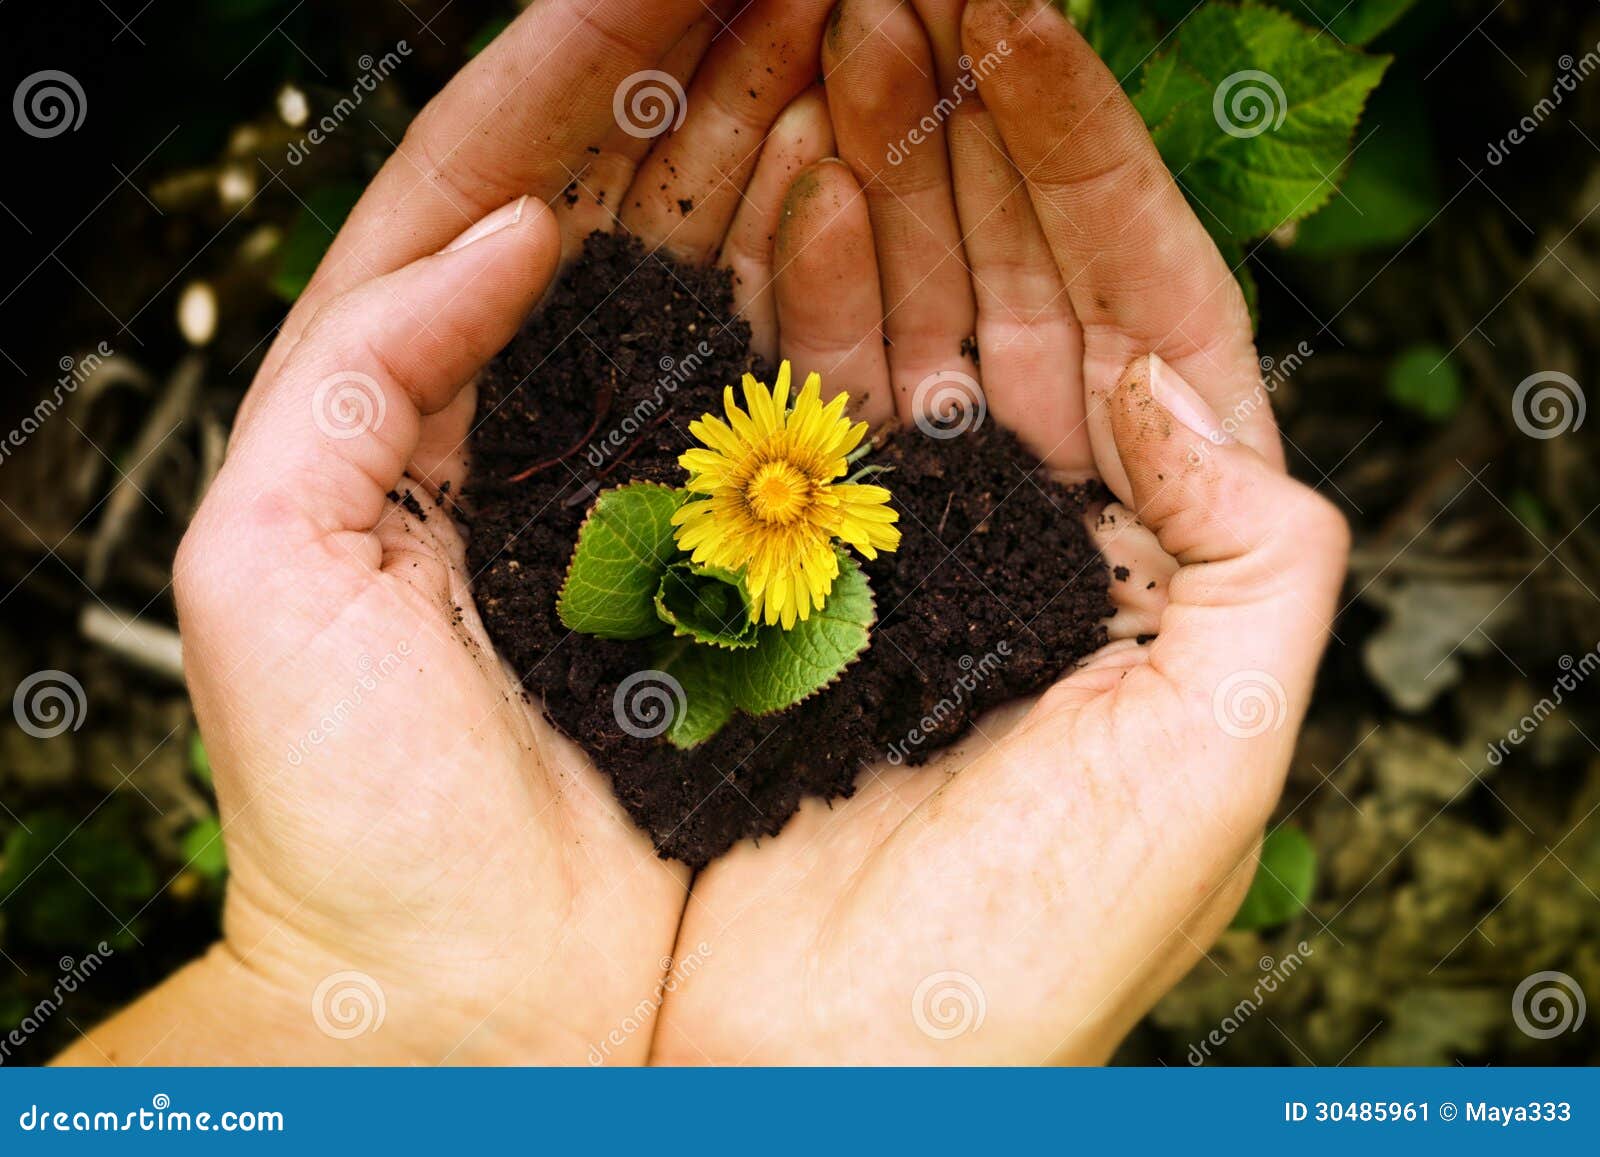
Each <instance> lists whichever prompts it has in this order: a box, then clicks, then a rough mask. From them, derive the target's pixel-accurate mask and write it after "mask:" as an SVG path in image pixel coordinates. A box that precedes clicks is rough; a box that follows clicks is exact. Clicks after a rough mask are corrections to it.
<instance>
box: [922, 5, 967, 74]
mask: <svg viewBox="0 0 1600 1157" xmlns="http://www.w3.org/2000/svg"><path fill="white" fill-rule="evenodd" d="M911 2H912V6H913V7H914V8H916V10H917V16H918V17H919V18H920V19H921V20H922V29H923V31H924V32H926V33H927V36H928V45H929V47H930V48H931V49H932V52H933V62H934V66H935V68H936V69H937V71H938V81H939V91H940V92H941V93H943V94H946V95H950V94H954V93H955V92H956V91H957V88H958V86H959V84H960V81H961V75H962V73H963V72H965V71H966V70H965V68H964V67H963V65H962V62H961V10H962V8H964V7H965V6H966V0H911Z"/></svg>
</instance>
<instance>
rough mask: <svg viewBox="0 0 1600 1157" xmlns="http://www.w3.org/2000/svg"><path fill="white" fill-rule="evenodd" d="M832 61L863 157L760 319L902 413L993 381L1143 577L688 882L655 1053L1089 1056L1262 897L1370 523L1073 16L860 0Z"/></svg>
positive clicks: (1019, 5) (834, 168) (756, 311)
mask: <svg viewBox="0 0 1600 1157" xmlns="http://www.w3.org/2000/svg"><path fill="white" fill-rule="evenodd" d="M963 9H964V11H963ZM824 66H825V72H826V89H827V97H828V102H829V109H830V114H831V117H832V121H833V126H834V131H835V134H836V137H837V143H838V154H839V159H838V160H832V159H830V160H825V161H823V162H821V163H818V164H815V165H813V166H811V167H810V168H808V169H807V170H805V171H804V172H803V173H801V174H800V176H799V177H798V178H797V179H796V180H795V181H794V182H793V184H792V187H791V190H790V193H789V196H788V200H787V202H786V205H785V219H784V223H783V228H782V229H780V230H779V231H778V233H777V240H776V245H775V250H776V252H775V257H774V269H775V270H776V281H775V283H774V285H773V287H772V291H771V294H770V296H769V298H766V299H753V300H751V301H750V302H748V303H747V309H749V310H750V311H751V312H752V314H753V316H754V317H755V318H757V319H758V324H757V332H758V334H763V333H764V334H766V335H767V340H769V341H771V342H772V345H773V348H774V350H775V351H776V352H781V354H782V355H783V356H785V357H789V358H792V359H794V360H795V362H796V364H797V365H798V366H799V367H801V368H803V369H805V370H819V371H821V373H822V374H823V378H824V381H827V382H831V383H833V384H834V385H835V387H838V386H848V387H849V388H850V389H851V390H852V392H853V393H854V392H864V393H865V394H866V395H867V397H868V399H869V402H868V409H869V412H870V413H872V414H873V415H875V416H883V417H888V416H890V415H898V417H899V418H900V420H901V422H902V423H903V424H904V425H906V426H908V427H909V426H910V425H911V423H912V422H913V421H914V420H915V418H916V416H917V415H916V410H915V407H916V404H917V401H918V386H919V385H920V384H921V383H923V382H925V381H928V380H930V379H941V380H946V381H948V380H960V379H959V376H960V375H965V376H966V377H967V378H969V379H970V380H973V381H981V389H982V394H983V396H984V397H985V398H986V401H987V407H988V418H989V420H996V421H999V422H1001V423H1002V424H1004V425H1006V426H1008V427H1010V428H1011V429H1012V430H1014V431H1016V432H1017V433H1018V434H1019V435H1020V436H1021V437H1022V438H1023V440H1024V441H1025V442H1026V443H1027V444H1028V445H1029V446H1030V447H1031V448H1032V449H1033V450H1034V451H1035V452H1036V453H1037V454H1038V455H1039V456H1040V457H1041V459H1042V460H1043V461H1044V462H1045V463H1046V464H1047V465H1048V467H1049V468H1050V469H1052V470H1053V471H1055V472H1056V473H1057V474H1058V475H1060V476H1062V477H1065V478H1085V477H1098V478H1100V479H1102V480H1103V481H1104V482H1105V484H1106V485H1107V486H1108V487H1109V489H1110V490H1111V491H1112V493H1113V494H1114V495H1115V499H1116V501H1115V502H1114V503H1112V504H1111V505H1110V506H1109V507H1108V508H1107V509H1106V510H1105V511H1104V512H1103V514H1102V515H1101V517H1099V518H1097V519H1096V522H1095V526H1094V528H1093V529H1094V533H1095V534H1096V536H1097V538H1098V540H1099V542H1100V545H1101V548H1102V550H1103V552H1104V554H1105V555H1106V558H1107V560H1108V563H1109V564H1113V565H1121V566H1127V567H1128V568H1129V571H1130V576H1131V577H1130V580H1129V581H1126V582H1115V583H1113V584H1112V588H1113V592H1112V593H1113V597H1114V601H1115V605H1116V614H1115V616H1114V617H1113V618H1112V619H1111V621H1110V623H1109V624H1108V630H1109V634H1110V636H1111V639H1112V641H1111V643H1110V644H1109V645H1108V646H1107V647H1105V648H1104V649H1102V650H1101V651H1100V652H1099V653H1097V654H1096V655H1094V656H1092V657H1091V658H1090V659H1089V660H1088V661H1087V662H1086V663H1084V664H1083V665H1082V666H1080V667H1079V668H1077V669H1076V670H1074V671H1072V672H1071V673H1069V674H1068V675H1067V676H1066V677H1065V678H1063V679H1062V680H1061V681H1060V682H1059V683H1058V684H1056V685H1055V686H1054V687H1053V688H1051V689H1050V690H1049V691H1048V692H1047V693H1046V694H1045V695H1044V696H1042V697H1041V698H1040V699H1038V700H1037V701H1036V702H1033V703H1031V704H1017V705H1013V707H1012V708H1010V709H1007V710H1006V711H1003V712H1001V713H997V714H998V715H999V716H1000V717H999V718H993V719H988V718H986V719H985V720H983V721H982V724H981V731H980V732H977V733H974V734H973V735H972V736H970V737H969V738H967V739H966V740H964V741H963V742H961V743H959V744H958V745H956V746H955V747H953V748H952V749H950V750H949V751H947V752H946V753H945V754H944V755H943V757H942V758H940V759H939V760H937V761H936V762H935V763H934V764H933V765H932V766H928V767H924V768H922V769H918V770H906V769H897V768H894V767H891V766H889V765H888V764H887V763H885V764H883V765H880V766H879V767H878V768H876V769H873V770H872V771H870V772H869V773H866V774H865V775H864V777H863V781H862V783H861V786H860V789H859V791H858V793H857V794H856V795H855V796H854V797H853V798H851V799H849V800H847V801H844V802H835V803H834V804H832V805H831V806H830V805H828V804H825V803H822V802H820V801H810V802H808V803H807V804H806V805H805V806H804V807H803V808H802V809H801V811H800V813H799V815H797V816H796V818H795V819H794V820H793V821H791V822H790V823H789V825H788V826H787V827H786V828H785V829H784V830H783V832H782V833H781V834H780V835H779V836H778V837H777V838H776V839H772V840H764V841H762V843H761V845H760V846H759V847H756V846H753V845H751V844H748V843H747V844H744V845H741V846H739V847H738V848H736V849H735V850H734V851H732V852H731V853H729V854H728V855H727V856H725V857H723V858H722V859H720V860H718V861H717V862H715V863H714V864H712V865H711V866H710V867H708V868H707V869H706V870H705V871H704V872H702V873H701V874H700V875H699V876H697V877H696V879H695V881H694V888H693V895H692V897H691V900H690V904H689V908H688V911H687V913H686V915H685V923H684V927H683V930H682V931H681V933H680V936H679V942H680V944H684V945H692V946H694V948H695V950H696V952H697V953H698V954H699V956H700V959H699V960H698V961H697V963H696V967H695V968H694V969H693V970H692V971H688V970H685V973H684V975H683V976H682V977H681V978H680V979H679V981H678V982H677V983H675V984H674V985H673V986H672V990H671V992H670V994H669V995H668V998H667V1001H666V1004H665V1007H664V1009H663V1010H662V1016H661V1023H660V1026H659V1029H658V1031H657V1036H656V1041H655V1051H654V1056H655V1058H656V1059H658V1060H661V1061H667V1062H693V1061H716V1062H722V1063H741V1062H748V1063H793V1062H801V1063H805V1062H845V1063H848V1062H860V1061H873V1062H895V1061H899V1062H911V1063H920V1062H946V1061H948V1062H955V1063H985V1062H1004V1063H1040V1062H1047V1061H1099V1060H1103V1059H1105V1058H1106V1057H1107V1056H1108V1055H1109V1054H1110V1052H1111V1051H1112V1049H1113V1048H1114V1047H1115V1045H1116V1043H1117V1042H1118V1041H1119V1040H1120V1039H1121V1037H1122V1036H1123V1035H1124V1034H1125V1033H1126V1032H1127V1031H1128V1029H1129V1028H1130V1027H1131V1026H1132V1025H1133V1024H1134V1023H1135V1021H1136V1020H1137V1019H1138V1018H1139V1017H1140V1016H1141V1015H1142V1014H1143V1013H1144V1012H1145V1011H1146V1010H1147V1009H1148V1008H1149V1007H1150V1005H1151V1004H1153V1003H1154V1001H1155V1000H1156V999H1157V998H1158V997H1159V996H1160V995H1161V994H1162V993H1163V992H1164V991H1166V990H1167V989H1168V988H1169V987H1171V985H1172V984H1174V983H1176V981H1177V980H1178V978H1179V977H1181V976H1182V975H1183V974H1184V973H1185V972H1186V971H1187V970H1188V969H1189V968H1190V967H1192V966H1193V964H1194V963H1195V962H1196V961H1197V960H1198V959H1199V958H1200V956H1201V954H1202V953H1203V952H1204V951H1205V949H1206V948H1207V947H1208V946H1209V945H1210V944H1211V943H1212V942H1213V940H1214V939H1215V938H1216V936H1218V935H1219V934H1220V932H1221V931H1222V929H1223V928H1224V927H1225V926H1226V924H1227V922H1228V920H1229V919H1230V917H1231V915H1232V913H1233V911H1234V910H1235V908H1236V907H1237V905H1238V903H1239V901H1240V899H1241V898H1242V896H1243V894H1244V891H1245V889H1246V888H1247V886H1248V884H1249V881H1250V878H1251V875H1252V872H1253V870H1254V862H1255V851H1256V848H1257V847H1258V844H1259V838H1260V834H1261V831H1262V828H1263V825H1264V824H1265V822H1266V821H1267V819H1268V817H1269V814H1270V812H1271V809H1272V808H1273V806H1274V804H1275V802H1276V800H1277V798H1278V796H1279V794H1280V791H1281V788H1282V784H1283V779H1284V775H1285V772H1286V770H1287V767H1288V764H1289V760H1290V757H1291V752H1292V748H1293V743H1294V738H1295V733H1296V731H1297V729H1298V726H1299V723H1300V720H1301V718H1302V715H1303V712H1304V710H1305V707H1306V703H1307V700H1308V698H1309V696H1310V693H1311V687H1312V681H1313V676H1314V672H1315V669H1316V666H1317V663H1318V659H1319V656H1320V654H1321V652H1322V650H1323V647H1324V645H1325V642H1326V639H1327V636H1328V633H1329V623H1330V620H1331V618H1332V616H1333V614H1334V609H1335V605H1336V598H1337V594H1338V589H1339V585H1340V582H1341V578H1342V574H1343V567H1344V558H1345V552H1346V549H1347V531H1346V528H1345V525H1344V521H1343V519H1342V518H1341V517H1340V515H1339V514H1338V513H1337V511H1336V510H1335V509H1334V508H1333V507H1332V506H1331V505H1330V504H1329V503H1327V502H1326V501H1324V500H1323V499H1322V498H1321V497H1320V496H1318V495H1316V494H1315V493H1313V492H1312V491H1311V490H1309V489H1308V488H1306V487H1304V486H1302V485H1300V484H1299V483H1297V482H1295V481H1293V480H1291V479H1290V478H1289V477H1288V475H1287V474H1286V473H1285V470H1284V462H1283V457H1282V453H1281V450H1280V448H1279V442H1278V435H1277V432H1276V429H1275V427H1274V423H1273V419H1272V414H1271V408H1270V405H1269V391H1268V389H1267V387H1266V386H1265V385H1264V383H1263V381H1262V379H1261V372H1260V366H1259V364H1258V361H1257V355H1256V352H1255V349H1254V346H1253V342H1252V337H1251V325H1250V320H1249V316H1248V312H1247V310H1246V308H1245V304H1244V301H1243V299H1242V297H1241V295H1240V292H1239V289H1238V286H1237V283H1236V282H1235V280H1234V277H1233V275H1232V273H1231V271H1230V270H1229V268H1228V266H1227V264H1226V263H1225V262H1224V261H1223V259H1222V257H1221V256H1220V255H1219V253H1218V251H1217V249H1216V248H1215V246H1214V245H1213V244H1212V242H1211V240H1210V239H1209V237H1208V236H1207V234H1206V231H1205V229H1204V228H1203V227H1202V226H1201V224H1200V222H1199V220H1198V219H1197V218H1196V216H1195V214H1194V212H1193V211H1192V210H1191V209H1190V207H1189V205H1188V204H1187V203H1186V201H1185V199H1184V196H1183V194H1182V192H1181V191H1180V189H1179V188H1178V186H1177V184H1176V182H1175V181H1174V180H1173V178H1172V176H1171V174H1170V173H1169V172H1168V171H1167V170H1166V168H1165V167H1164V166H1163V165H1162V162H1161V159H1160V157H1159V155H1158V154H1157V151H1156V149H1155V147H1154V145H1153V143H1152V141H1151V140H1150V138H1149V136H1148V134H1147V133H1146V131H1145V129H1144V126H1143V124H1142V123H1141V121H1140V119H1139V117H1138V115H1137V113H1136V112H1135V110H1134V109H1133V108H1132V106H1131V105H1130V104H1129V102H1128V101H1127V99H1126V98H1125V97H1124V95H1123V93H1122V91H1121V89H1120V88H1119V86H1118V84H1117V81H1116V78H1115V77H1113V76H1112V75H1111V74H1110V73H1109V72H1108V71H1107V69H1106V68H1105V67H1104V65H1103V64H1102V63H1101V62H1100V61H1099V60H1098V59H1097V58H1096V57H1095V56H1094V54H1093V52H1092V51H1091V50H1090V49H1089V47H1088V46H1087V45H1086V44H1085V43H1084V41H1083V40H1082V38H1081V37H1080V36H1079V35H1078V34H1077V33H1076V32H1075V31H1074V30H1073V29H1072V28H1071V27H1070V25H1069V24H1068V23H1067V22H1066V20H1065V19H1063V18H1062V17H1061V16H1060V15H1059V14H1058V13H1057V11H1056V10H1055V9H1054V8H1052V7H1051V6H1049V5H1048V4H1045V3H1043V2H1041V0H1034V2H1032V3H1029V2H1027V0H972V2H970V3H966V4H963V3H961V2H959V0H917V2H916V5H915V9H913V8H912V6H909V5H905V4H899V3H896V2H895V0H843V3H842V5H841V6H840V9H839V12H838V14H837V15H836V17H835V18H834V20H833V21H832V23H831V24H830V27H829V30H828V33H827V36H826V37H825V46H824ZM969 75H970V76H971V77H974V78H976V85H975V87H969V85H968V83H967V82H965V81H963V80H962V77H964V76H969ZM942 97H947V98H955V99H954V102H953V103H954V108H953V111H950V105H949V104H948V103H947V104H945V105H941V104H940V101H941V98H942ZM941 109H944V110H945V111H948V112H949V115H948V117H946V116H945V112H944V111H939V110H941ZM930 117H931V118H932V119H933V120H934V121H935V122H936V123H935V127H934V128H933V129H932V130H930V129H929V128H928V127H927V126H928V119H927V118H930ZM782 140H783V125H782V123H781V122H780V125H779V128H778V130H777V131H776V133H775V137H774V143H773V144H771V145H769V148H770V149H774V150H775V155H780V156H781V155H782V152H783V148H784V146H783V144H782ZM755 180H756V182H757V183H760V182H761V181H762V180H763V173H762V172H761V170H760V169H758V171H757V173H756V176H755ZM822 290H826V292H823V291H822ZM863 318H865V319H867V320H866V322H865V323H864V322H863ZM971 334H975V335H976V338H977V348H978V354H979V358H978V359H973V358H971V357H968V356H967V355H966V353H965V352H964V350H963V339H964V338H965V337H967V336H968V335H971ZM980 363H981V369H980ZM1000 503H1001V505H1003V499H1002V500H1000ZM999 516H1001V517H1003V511H1001V512H1000V515H999ZM946 545H947V547H948V548H949V549H950V550H951V551H952V552H953V553H954V554H956V555H957V556H959V554H960V551H961V544H960V542H957V541H952V542H949V543H947V544H946Z"/></svg>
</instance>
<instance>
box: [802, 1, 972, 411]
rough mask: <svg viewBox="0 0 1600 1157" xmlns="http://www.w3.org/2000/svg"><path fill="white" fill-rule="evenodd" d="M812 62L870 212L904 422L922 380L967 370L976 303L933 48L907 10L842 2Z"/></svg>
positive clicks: (892, 365) (892, 369)
mask: <svg viewBox="0 0 1600 1157" xmlns="http://www.w3.org/2000/svg"><path fill="white" fill-rule="evenodd" d="M822 58H823V66H824V69H825V70H826V72H827V78H828V79H827V87H828V93H829V108H830V110H831V111H832V113H833V125H834V132H835V134H836V135H837V136H838V138H839V155H840V157H842V158H843V159H844V160H845V162H846V163H848V164H849V165H850V167H851V168H852V169H853V170H854V171H855V174H856V179H857V181H859V182H860V184H861V186H862V188H864V189H865V190H866V195H867V207H868V210H869V211H870V213H871V217H872V232H873V240H874V244H875V246H876V248H877V252H878V273H879V278H880V279H881V281H882V283H883V313H884V329H885V333H886V335H887V337H888V339H889V371H890V377H891V379H892V381H893V383H894V389H895V399H896V408H897V409H898V410H899V412H900V415H901V416H902V417H903V418H912V417H915V416H916V414H915V412H914V411H915V407H916V405H917V390H918V387H919V385H921V384H922V383H924V382H926V381H929V380H930V379H933V378H934V377H935V376H936V375H945V376H950V375H954V374H961V375H966V376H967V377H968V378H969V380H975V379H976V375H977V366H976V365H975V364H974V362H973V360H972V358H971V357H970V356H969V355H968V353H967V352H966V351H965V350H964V349H963V343H965V342H967V341H968V340H969V339H970V338H971V337H972V335H973V326H974V324H975V322H976V319H977V307H976V305H975V304H974V302H973V297H972V280H971V277H970V275H969V274H968V272H967V268H966V265H965V263H964V261H963V259H962V254H961V229H960V225H959V224H958V222H957V219H956V206H955V194H954V191H953V189H952V188H951V184H950V166H949V161H948V159H947V156H946V152H945V136H944V128H943V125H942V124H941V123H939V121H938V119H937V118H936V117H932V116H930V110H932V109H933V108H934V107H935V105H936V104H937V103H938V99H939V98H938V96H937V91H936V89H935V81H934V66H933V59H932V54H931V50H930V49H929V46H928V39H927V36H926V35H925V34H924V33H923V31H922V26H921V24H920V23H919V22H918V20H917V16H916V13H915V12H914V11H913V10H912V9H910V8H908V7H905V6H903V5H901V4H899V3H898V2H897V0H843V3H841V4H840V6H839V9H838V11H837V13H836V14H835V17H834V19H833V21H832V22H831V23H830V24H829V26H828V32H827V35H826V36H825V37H824V40H823V54H822ZM930 121H931V122H932V124H931V127H929V125H930ZM924 395H925V396H924V398H923V404H926V403H927V401H928V397H927V396H926V395H927V391H924Z"/></svg>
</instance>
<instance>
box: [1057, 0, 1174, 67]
mask: <svg viewBox="0 0 1600 1157" xmlns="http://www.w3.org/2000/svg"><path fill="white" fill-rule="evenodd" d="M1069 14H1070V13H1069ZM1077 23H1078V26H1079V28H1080V29H1081V30H1082V32H1083V35H1084V39H1085V40H1087V41H1088V42H1089V46H1090V47H1091V48H1093V49H1094V50H1095V54H1096V55H1097V56H1099V57H1100V59H1101V60H1103V61H1105V62H1106V67H1107V68H1109V69H1110V70H1111V72H1112V75H1114V76H1115V77H1116V78H1117V80H1118V81H1119V82H1120V83H1121V84H1122V86H1123V87H1124V88H1127V87H1128V86H1129V85H1130V84H1132V83H1133V82H1135V81H1137V80H1138V78H1139V73H1140V72H1141V71H1142V70H1143V69H1144V65H1145V61H1147V60H1149V58H1150V55H1151V53H1153V52H1154V51H1155V49H1156V45H1157V44H1159V43H1160V40H1161V36H1160V33H1159V32H1158V31H1157V28H1156V22H1155V20H1154V18H1153V17H1152V16H1151V15H1150V13H1148V12H1146V11H1145V10H1144V9H1143V8H1142V7H1141V6H1139V5H1138V4H1128V3H1125V2H1121V0H1107V2H1103V3H1098V4H1095V5H1093V6H1092V7H1091V9H1090V11H1089V14H1088V16H1087V18H1079V20H1078V21H1077Z"/></svg>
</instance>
